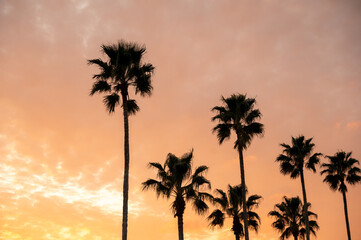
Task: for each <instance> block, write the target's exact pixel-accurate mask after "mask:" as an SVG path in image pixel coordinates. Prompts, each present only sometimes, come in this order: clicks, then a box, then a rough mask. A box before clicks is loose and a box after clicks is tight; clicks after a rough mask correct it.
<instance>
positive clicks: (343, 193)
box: [342, 191, 351, 240]
mask: <svg viewBox="0 0 361 240" xmlns="http://www.w3.org/2000/svg"><path fill="white" fill-rule="evenodd" d="M342 197H343V207H344V210H345V219H346V228H347V237H348V240H351V231H350V223H349V222H348V213H347V201H346V192H345V191H342Z"/></svg>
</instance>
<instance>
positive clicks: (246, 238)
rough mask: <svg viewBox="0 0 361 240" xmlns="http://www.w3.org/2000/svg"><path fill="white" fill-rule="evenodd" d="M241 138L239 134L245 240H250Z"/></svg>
mask: <svg viewBox="0 0 361 240" xmlns="http://www.w3.org/2000/svg"><path fill="white" fill-rule="evenodd" d="M239 139H240V137H239V136H238V134H237V141H238V154H239V165H240V168H241V188H242V202H243V204H242V205H243V222H244V239H245V240H249V234H248V214H247V204H246V203H247V201H246V180H245V174H244V163H243V152H242V147H241V144H240V141H239Z"/></svg>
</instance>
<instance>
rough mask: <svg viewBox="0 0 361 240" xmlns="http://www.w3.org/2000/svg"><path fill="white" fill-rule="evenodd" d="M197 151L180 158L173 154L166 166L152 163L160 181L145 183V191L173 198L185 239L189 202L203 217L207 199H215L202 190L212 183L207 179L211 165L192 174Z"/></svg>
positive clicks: (199, 168) (206, 208)
mask: <svg viewBox="0 0 361 240" xmlns="http://www.w3.org/2000/svg"><path fill="white" fill-rule="evenodd" d="M192 158H193V150H192V151H191V152H189V153H186V154H184V155H183V156H182V157H180V158H178V157H176V156H175V155H174V154H172V153H169V154H168V156H167V159H166V161H165V163H164V164H163V166H162V165H161V164H160V163H154V162H151V163H149V167H152V168H155V169H156V170H157V171H158V173H157V178H158V179H159V181H158V180H155V179H148V180H147V181H145V182H143V183H142V185H143V190H148V189H149V188H151V189H153V190H155V192H156V194H157V197H159V196H163V197H166V198H167V199H169V198H170V197H172V198H174V201H173V202H172V204H171V209H172V212H173V214H174V217H177V218H178V237H179V240H183V239H184V238H183V213H184V210H185V208H186V202H191V203H192V205H193V208H194V210H195V211H196V212H197V213H198V214H203V213H205V212H206V211H207V210H208V205H207V204H206V202H205V200H206V199H207V200H212V196H211V195H210V194H208V193H206V192H201V191H200V187H202V186H208V188H209V189H210V188H211V184H210V182H209V181H208V180H207V179H206V178H205V177H204V173H205V172H206V171H207V170H208V167H207V166H204V165H202V166H200V167H197V168H196V170H195V171H194V172H193V171H192Z"/></svg>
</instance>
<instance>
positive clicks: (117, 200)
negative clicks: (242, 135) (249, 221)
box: [0, 0, 361, 240]
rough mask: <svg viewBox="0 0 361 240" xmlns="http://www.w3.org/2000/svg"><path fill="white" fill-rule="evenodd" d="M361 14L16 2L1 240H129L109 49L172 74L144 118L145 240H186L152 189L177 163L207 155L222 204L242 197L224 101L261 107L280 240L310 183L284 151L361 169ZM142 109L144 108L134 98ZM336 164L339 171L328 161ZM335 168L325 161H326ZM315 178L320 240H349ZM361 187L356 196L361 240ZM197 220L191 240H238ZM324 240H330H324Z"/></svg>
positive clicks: (207, 4) (250, 166) (136, 193)
mask: <svg viewBox="0 0 361 240" xmlns="http://www.w3.org/2000/svg"><path fill="white" fill-rule="evenodd" d="M360 11H361V5H360V1H358V0H350V1H347V2H342V1H336V0H321V1H312V0H305V1H302V2H300V1H288V2H284V1H279V0H260V1H251V0H250V1H248V0H245V1H227V2H220V1H208V0H200V1H166V0H160V1H155V2H153V1H152V3H150V2H149V1H142V0H140V1H128V0H122V1H108V2H106V3H104V2H97V1H86V0H81V1H73V0H68V1H45V0H30V1H10V0H1V1H0V35H1V38H0V116H1V117H0V239H1V240H15V239H19V240H45V239H54V240H55V239H56V240H62V239H64V240H65V239H66V240H68V239H69V240H79V239H83V240H113V239H114V240H115V239H119V238H120V235H121V214H122V175H123V122H122V115H121V109H118V110H117V111H116V113H115V114H113V115H108V114H107V112H106V110H105V109H104V106H103V104H102V99H101V97H100V96H94V97H89V90H90V88H91V85H92V83H93V80H92V79H91V77H92V74H94V73H96V72H97V69H96V68H95V67H93V66H88V65H87V62H86V60H87V59H93V58H103V57H104V56H102V54H101V52H100V46H101V44H108V43H110V44H111V43H115V42H116V41H118V40H120V39H125V40H128V41H135V42H138V43H141V44H145V45H146V48H147V53H146V55H145V58H146V61H147V62H150V63H152V64H153V65H154V66H155V67H156V71H155V74H154V79H153V80H154V81H153V87H154V92H153V95H152V96H151V97H150V98H140V97H139V96H136V99H137V101H138V103H139V106H140V108H141V111H140V112H139V113H137V115H136V116H134V117H133V116H132V117H131V118H130V161H131V163H130V193H129V194H130V200H129V240H136V239H147V240H159V239H160V240H168V239H176V238H177V221H176V219H175V218H173V216H172V213H171V211H170V201H167V200H166V199H162V198H159V199H157V197H156V194H155V193H154V192H152V191H147V192H143V191H142V189H141V183H142V182H143V181H145V180H146V179H147V178H149V177H154V174H155V172H154V171H153V170H152V169H149V168H147V163H148V162H161V163H163V162H164V160H165V158H166V155H167V154H168V153H169V152H171V153H174V154H176V155H181V154H183V153H185V152H187V151H189V150H190V149H192V148H193V149H194V166H199V165H207V166H209V171H208V173H207V177H208V179H210V180H211V183H212V191H213V190H215V189H216V188H221V189H226V187H227V185H228V184H232V185H234V184H239V183H240V176H239V163H238V158H237V157H238V155H237V152H236V151H235V150H234V149H233V141H234V139H233V136H232V139H231V140H230V141H228V142H225V143H224V144H222V145H221V146H219V144H218V142H217V139H216V136H215V135H214V134H212V132H211V129H212V127H213V126H214V123H212V122H211V120H210V119H211V117H212V112H211V111H210V109H212V107H214V106H216V105H219V104H220V97H221V95H223V96H226V97H227V96H229V95H230V94H232V93H236V92H238V93H247V94H248V96H250V97H256V100H257V108H259V109H260V111H261V113H262V115H263V116H262V119H261V122H262V123H263V124H264V125H265V135H264V137H263V138H256V139H254V140H253V142H252V144H251V146H250V147H249V149H247V150H246V151H245V153H244V156H245V170H246V183H247V187H248V189H249V193H250V194H258V195H261V196H262V197H263V199H262V201H261V204H260V206H259V208H258V209H257V210H256V211H257V212H258V213H259V215H260V217H261V220H262V222H261V227H260V230H259V232H258V233H257V234H256V233H254V232H252V231H251V236H252V239H255V240H276V239H278V237H279V233H277V232H276V231H275V230H274V229H272V227H271V223H272V221H273V219H272V218H270V217H268V216H267V214H268V212H269V211H271V210H273V207H274V205H275V204H276V203H279V202H280V201H281V200H282V197H283V196H284V195H286V196H288V197H292V196H297V195H299V196H301V194H302V193H301V186H300V181H299V179H290V178H289V176H283V175H281V174H280V172H279V166H278V165H277V163H275V159H276V157H277V155H278V154H279V153H280V152H281V151H282V148H281V147H280V146H279V144H280V143H282V142H286V143H288V142H289V141H290V139H291V136H296V135H298V134H303V135H305V137H307V138H309V137H313V138H314V140H313V141H314V143H315V144H316V148H315V150H316V151H317V152H322V153H324V154H326V155H333V154H334V153H335V152H336V151H338V150H341V149H342V150H345V151H353V157H354V158H356V159H358V160H361V151H360V146H359V145H360V144H359V143H360V142H361V141H360V140H361V97H360V90H361V69H360V66H361V48H360V47H359V45H360V44H359V43H360V42H361V29H360V27H359V26H360V25H361V15H360ZM131 94H134V93H133V92H132V93H131ZM322 160H323V159H322ZM323 161H324V160H323ZM317 170H318V172H317V173H316V174H313V173H311V172H306V175H305V182H306V188H307V197H308V200H309V201H310V202H311V204H312V208H311V210H312V211H314V212H315V213H317V214H318V222H319V225H320V230H319V231H318V233H317V239H319V240H329V239H345V238H346V226H345V220H344V213H343V203H342V196H341V194H340V193H338V192H332V191H331V190H330V189H329V187H328V186H327V185H326V184H324V183H322V180H323V178H322V177H321V176H320V174H319V169H317ZM360 199H361V186H360V185H357V186H350V187H349V191H348V193H347V200H348V208H349V219H350V226H351V233H352V237H353V239H355V240H361V229H359V228H358V225H359V223H360V222H361V215H360V214H359V213H360V212H361V205H360V204H359V202H360ZM206 217H207V215H204V216H198V215H196V214H194V212H193V210H192V206H190V205H187V207H186V212H185V216H184V234H185V239H187V240H205V239H207V240H228V239H234V235H233V234H232V232H231V231H230V228H231V220H230V219H228V221H227V222H226V224H225V226H224V227H223V228H222V229H219V228H215V229H210V228H209V227H208V222H207V220H206ZM311 239H315V238H311Z"/></svg>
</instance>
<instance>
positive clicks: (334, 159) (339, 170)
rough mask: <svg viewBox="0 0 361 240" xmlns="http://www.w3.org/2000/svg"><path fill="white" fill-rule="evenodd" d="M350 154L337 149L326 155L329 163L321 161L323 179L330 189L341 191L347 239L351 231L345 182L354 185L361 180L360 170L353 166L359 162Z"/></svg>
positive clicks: (349, 237)
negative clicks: (332, 154)
mask: <svg viewBox="0 0 361 240" xmlns="http://www.w3.org/2000/svg"><path fill="white" fill-rule="evenodd" d="M351 154H352V152H349V153H346V152H343V151H339V152H337V153H336V154H335V155H334V156H326V157H327V158H328V159H329V163H323V164H322V165H321V167H322V168H324V170H322V171H321V175H322V174H326V177H325V179H324V180H323V181H324V182H326V183H328V184H329V185H330V188H331V189H332V190H334V191H336V190H338V191H340V192H341V193H342V197H343V204H344V211H345V219H346V228H347V236H348V239H349V240H351V232H350V224H349V221H348V213H347V201H346V192H347V186H346V183H349V184H351V185H354V184H356V183H360V182H361V176H360V173H361V170H360V168H358V167H356V166H355V165H356V164H360V163H359V161H358V160H356V159H354V158H352V157H351Z"/></svg>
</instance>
